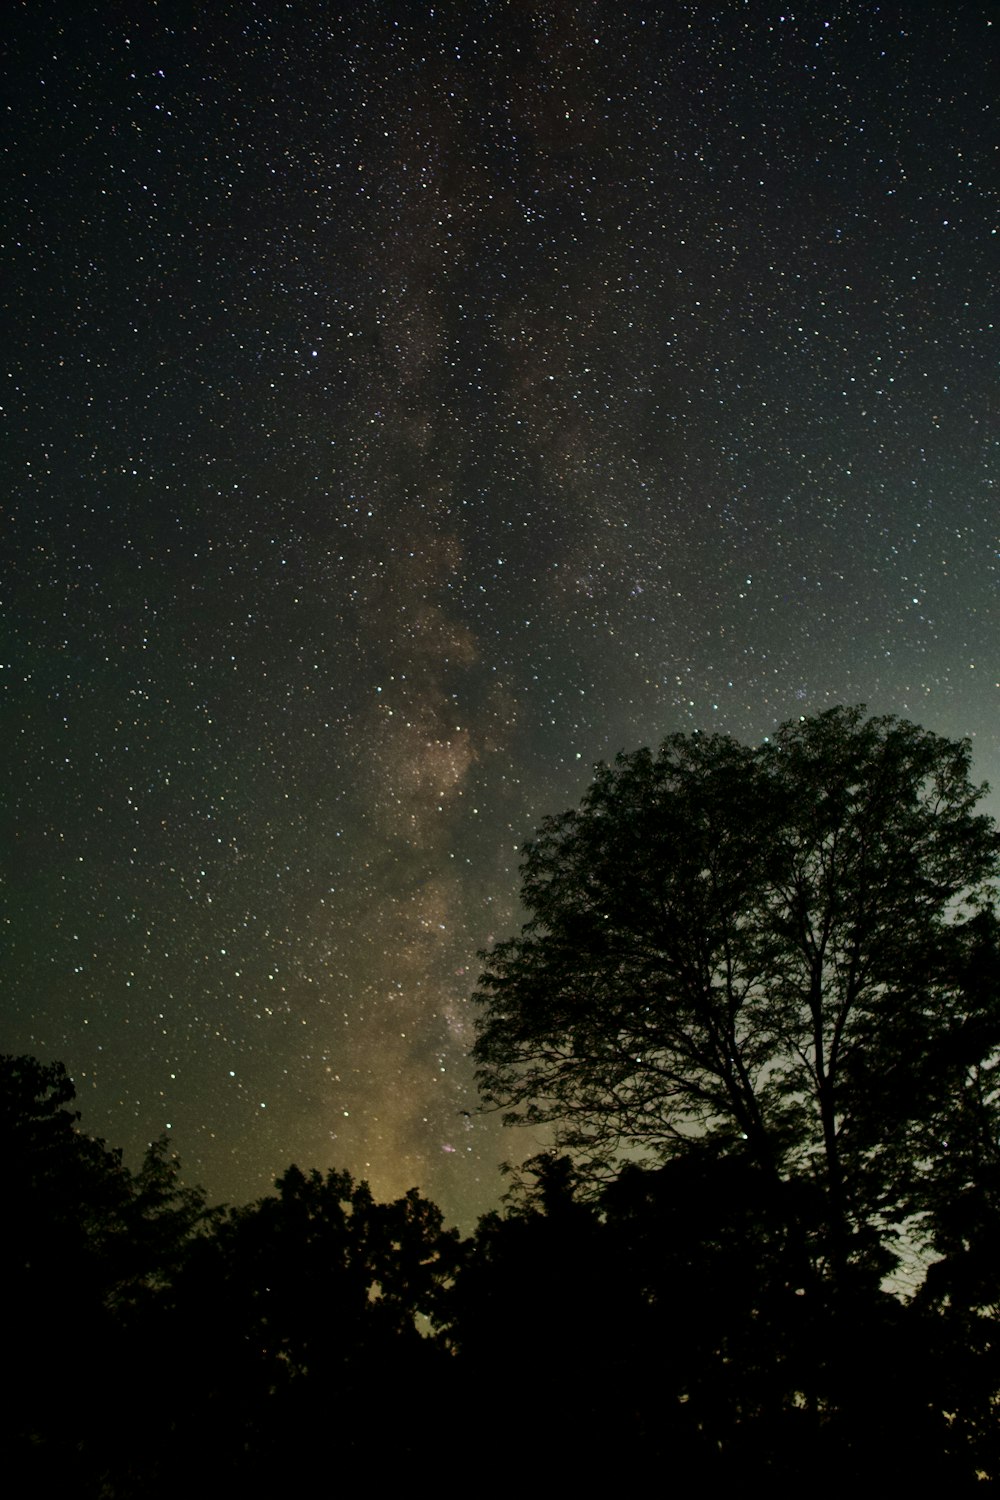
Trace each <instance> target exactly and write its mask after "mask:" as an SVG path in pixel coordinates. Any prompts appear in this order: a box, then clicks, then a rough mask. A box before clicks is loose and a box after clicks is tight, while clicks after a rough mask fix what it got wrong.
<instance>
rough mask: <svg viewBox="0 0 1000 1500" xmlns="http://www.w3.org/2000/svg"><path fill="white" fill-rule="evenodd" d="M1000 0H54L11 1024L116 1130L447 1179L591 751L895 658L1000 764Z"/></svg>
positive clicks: (17, 73)
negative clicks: (517, 941) (931, 3)
mask: <svg viewBox="0 0 1000 1500" xmlns="http://www.w3.org/2000/svg"><path fill="white" fill-rule="evenodd" d="M991 11H992V7H991V6H989V5H977V4H969V5H953V6H947V7H940V8H937V7H924V6H913V5H905V6H892V5H890V6H880V7H876V6H871V5H860V4H850V5H841V6H836V7H833V8H831V9H819V8H817V7H815V6H813V5H809V6H807V7H796V8H794V11H792V10H782V9H781V8H780V7H777V6H773V7H769V6H758V5H752V6H751V5H745V4H737V3H733V0H731V3H726V4H722V5H719V6H714V7H709V6H706V5H700V4H699V5H683V4H671V5H664V6H662V7H656V6H647V5H638V6H629V5H624V6H623V5H620V4H610V3H607V4H605V3H596V4H573V3H566V4H561V3H560V4H550V5H544V4H539V5H533V4H530V3H525V4H514V3H508V4H497V5H490V4H485V3H484V4H478V3H477V4H446V5H440V6H438V5H429V4H426V3H420V4H417V3H412V4H390V3H381V4H378V3H368V4H364V3H360V4H356V5H353V4H352V5H351V6H349V7H346V8H345V13H344V14H343V15H340V16H338V15H336V14H335V13H334V12H333V11H332V9H330V8H327V7H324V6H319V5H315V4H302V5H295V6H291V7H284V6H277V5H273V4H270V3H262V4H259V5H249V4H248V5H246V6H239V7H230V6H225V5H219V6H215V5H213V6H211V7H208V8H206V9H205V11H204V13H201V12H198V13H197V15H195V13H192V14H191V15H184V14H183V12H182V9H181V8H179V7H178V8H175V7H173V6H163V7H150V6H142V7H136V8H135V9H134V11H133V12H132V13H126V12H124V11H123V10H122V9H120V8H111V9H110V10H109V9H107V8H105V7H93V8H91V7H88V6H86V5H83V4H74V5H69V4H57V3H53V4H50V5H45V6H38V5H33V4H31V5H29V4H25V5H22V6H21V7H20V8H19V20H18V23H17V25H16V27H15V29H14V31H13V37H12V42H11V46H10V49H9V54H8V88H7V95H8V98H9V100H10V114H9V120H10V123H11V128H10V129H9V131H8V134H7V144H6V152H5V159H6V163H7V168H8V173H7V180H8V185H9V194H8V196H9V199H10V203H11V205H12V212H11V213H10V215H9V216H8V234H7V237H6V241H5V246H4V252H3V254H4V276H3V285H4V287H5V289H6V290H5V292H4V313H5V338H4V348H5V351H6V355H7V359H8V374H9V378H8V380H7V382H6V386H7V399H6V402H5V411H6V420H7V441H6V444H5V452H6V455H7V458H6V462H7V466H8V476H7V485H6V488H5V493H6V494H7V495H8V497H9V502H8V507H7V523H6V540H5V544H4V561H3V591H4V606H5V612H6V619H7V630H6V637H5V645H4V652H3V673H2V675H3V679H4V682H5V706H4V725H5V729H4V757H5V789H6V798H5V812H6V817H5V826H4V832H3V843H2V854H3V859H4V902H5V906H4V922H5V926H4V932H5V950H6V951H5V958H4V975H5V984H4V999H3V1006H2V1011H0V1049H2V1050H5V1051H15V1052H21V1051H25V1052H32V1053H35V1054H37V1055H39V1056H42V1057H44V1058H46V1059H52V1058H61V1059H62V1060H64V1061H65V1062H66V1064H67V1066H68V1067H69V1068H70V1071H71V1072H72V1074H73V1076H74V1078H75V1080H76V1083H77V1087H78V1090H79V1095H80V1101H81V1106H82V1108H83V1111H84V1124H85V1125H86V1126H87V1127H88V1128H90V1129H91V1130H92V1131H95V1132H96V1133H100V1134H104V1135H106V1136H107V1138H108V1139H109V1140H110V1141H112V1142H113V1143H121V1144H123V1145H124V1146H125V1147H126V1150H127V1151H128V1152H129V1153H130V1154H134V1153H136V1152H138V1151H140V1150H141V1149H142V1147H143V1146H144V1144H145V1143H146V1142H147V1141H148V1140H150V1139H151V1138H153V1137H155V1136H157V1135H159V1134H160V1133H161V1132H163V1131H169V1132H170V1133H171V1136H172V1140H173V1144H174V1146H175V1148H176V1150H177V1151H178V1152H179V1154H180V1156H181V1159H182V1161H183V1162H184V1164H185V1168H186V1171H187V1175H188V1177H189V1178H190V1179H192V1180H200V1181H202V1182H203V1183H204V1184H205V1186H206V1187H207V1189H208V1190H209V1192H210V1194H211V1195H212V1196H213V1197H215V1198H221V1197H225V1198H228V1199H230V1200H236V1201H239V1200H243V1199H246V1198H248V1197H251V1196H254V1195H256V1194H259V1193H260V1192H262V1191H264V1190H265V1189H266V1188H267V1186H268V1184H269V1182H270V1181H271V1179H272V1177H273V1175H274V1174H275V1173H276V1172H278V1171H280V1170H281V1169H282V1168H283V1167H284V1166H285V1165H287V1164H288V1163H289V1162H290V1161H292V1160H296V1161H298V1162H299V1163H300V1165H302V1166H312V1165H316V1166H320V1167H326V1166H338V1167H346V1168H348V1169H349V1170H351V1171H352V1172H354V1173H355V1174H356V1175H359V1176H366V1177H368V1178H369V1179H370V1181H371V1183H372V1186H373V1188H374V1189H375V1190H376V1192H378V1193H380V1194H388V1193H397V1192H400V1191H403V1190H405V1189H406V1188H407V1187H409V1186H411V1185H412V1184H419V1185H420V1186H421V1187H422V1188H423V1189H424V1190H425V1191H427V1192H428V1193H430V1194H431V1195H432V1196H434V1197H436V1198H437V1199H438V1200H439V1201H440V1202H441V1203H442V1204H443V1206H444V1207H445V1208H446V1210H447V1211H448V1213H449V1214H450V1215H452V1216H459V1217H460V1218H462V1219H463V1220H464V1221H466V1222H467V1221H468V1219H469V1217H470V1216H471V1215H472V1214H474V1213H475V1212H476V1211H478V1210H481V1209H484V1208H486V1207H488V1206H490V1205H491V1204H492V1203H493V1202H495V1201H496V1199H497V1197H498V1195H499V1192H500V1191H501V1187H502V1184H501V1181H500V1179H499V1177H498V1174H497V1170H496V1167H497V1162H498V1161H499V1160H500V1158H501V1156H503V1155H508V1156H512V1157H515V1158H519V1157H521V1156H523V1155H526V1154H527V1152H528V1150H530V1148H531V1143H530V1142H523V1141H518V1140H516V1139H512V1138H511V1137H509V1136H503V1135H502V1132H501V1131H500V1129H499V1127H498V1125H497V1123H496V1121H495V1120H493V1119H491V1118H483V1117H481V1116H477V1115H476V1094H475V1089H474V1086H473V1081H472V1076H471V1068H470V1065H469V1063H468V1060H467V1053H468V1048H469V1044H470V1040H471V1035H472V1024H473V1016H472V1009H473V1008H472V1006H471V1005H470V1002H469V996H470V993H471V991H472V989H473V987H474V984H475V979H476V975H477V973H478V964H477V958H476V953H477V950H479V949H482V948H483V947H485V946H487V945H488V944H489V943H490V941H491V940H492V939H493V938H495V937H499V936H504V935H506V934H508V933H509V932H510V931H511V930H513V928H514V926H515V925H516V923H517V921H518V920H519V918H518V909H517V867H518V859H519V848H520V846H521V844H522V843H523V841H524V840H525V838H527V837H528V836H530V833H531V831H532V830H533V828H534V827H535V826H536V825H537V823H538V822H539V820H540V819H541V817H542V816H543V815H544V814H545V813H547V812H556V811H561V810H562V809H563V808H565V807H566V806H568V805H571V804H572V803H573V802H575V801H576V800H577V799H578V798H579V796H580V794H581V792H582V790H583V788H584V786H585V785H586V783H587V780H588V777H589V774H590V771H591V768H592V766H593V764H594V762H596V761H597V760H599V759H601V758H607V757H610V756H612V755H613V754H614V753H616V752H617V751H618V750H619V749H632V748H635V747H636V746H638V745H640V744H644V743H655V742H656V741H657V740H659V739H660V738H661V737H662V736H663V735H665V734H667V733H671V732H673V731H675V730H678V729H682V730H686V729H692V728H695V727H702V728H707V729H712V730H724V731H728V732H731V733H734V734H736V735H739V736H740V737H742V738H749V739H758V738H760V737H761V736H762V735H765V734H767V733H768V732H770V730H771V729H773V727H774V726H775V725H776V724H777V723H780V722H782V721H783V720H785V719H788V718H790V717H793V716H797V715H799V714H805V713H810V712H814V711H818V710H821V709H823V708H826V707H828V706H830V705H832V704H834V703H838V702H866V703H867V704H868V705H869V707H870V708H871V709H872V710H873V711H877V712H890V713H898V714H902V715H904V716H906V717H909V718H912V719H914V720H916V721H917V722H919V723H922V724H925V725H926V726H927V727H929V728H931V729H935V730H938V731H940V732H942V733H947V734H952V735H972V736H973V744H974V753H975V757H976V767H977V771H978V773H979V774H980V775H981V776H991V775H992V776H993V777H994V778H997V776H998V773H1000V735H998V729H997V723H998V720H997V708H998V697H1000V690H998V651H997V639H998V624H1000V621H998V612H997V581H998V566H1000V560H998V546H1000V540H998V532H1000V525H998V515H1000V512H998V506H997V498H996V492H995V458H996V438H997V432H996V424H995V416H996V408H995V395H994V392H995V368H996V355H997V345H996V339H995V334H994V328H993V322H994V318H995V305H994V304H995V292H996V244H997V241H996V237H995V220H994V216H993V213H994V211H995V207H996V197H995V189H996V176H995V175H993V174H995V167H994V166H993V164H992V152H993V147H994V136H993V133H992V126H991V116H990V108H991V105H992V99H993V88H992V82H991V61H992V58H991V54H992V39H993V36H994V33H995V27H992V26H991V24H990V15H991ZM991 402H992V407H991ZM991 419H992V421H991ZM992 806H993V807H994V809H995V807H996V804H995V803H993V804H992Z"/></svg>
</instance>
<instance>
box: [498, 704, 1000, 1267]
mask: <svg viewBox="0 0 1000 1500" xmlns="http://www.w3.org/2000/svg"><path fill="white" fill-rule="evenodd" d="M984 791H985V788H983V787H976V786H975V785H973V783H972V781H971V779H970V747H969V745H968V743H967V742H964V741H963V742H955V741H950V740H947V739H944V738H941V737H939V736H937V735H935V734H932V733H930V732H929V731H926V730H924V729H921V728H919V727H917V726H915V725H913V724H909V723H906V722H905V721H901V720H898V719H895V718H878V719H868V718H866V717H865V715H864V712H863V710H861V709H858V708H837V709H833V710H831V711H830V712H828V713H824V714H822V715H820V716H818V717H816V718H812V719H805V720H801V721H799V722H797V723H790V724H786V725H784V726H783V727H782V728H781V729H780V730H779V731H778V732H777V734H776V735H775V736H774V737H773V738H772V739H770V740H767V741H765V742H764V744H763V745H761V746H759V747H756V748H751V747H747V746H744V745H741V744H739V743H737V742H736V741H734V740H732V739H730V738H728V737H726V736H717V735H712V736H704V735H699V734H693V735H674V736H672V737H671V738H669V739H667V740H666V741H665V742H664V743H663V745H662V746H661V748H660V751H659V753H658V754H657V755H655V756H654V755H653V754H651V752H650V751H648V750H639V751H637V752H635V753H634V754H630V755H624V754H623V755H620V756H619V757H618V758H617V760H616V761H615V763H614V765H613V766H607V765H601V766H599V767H598V769H597V775H596V778H595V780H594V782H593V784H592V786H591V787H590V789H589V791H588V792H587V793H586V795H585V797H584V799H583V802H582V804H581V807H580V809H579V810H574V811H570V812H567V813H564V814H562V816H559V817H551V818H548V819H547V820H546V821H545V822H544V824H543V825H542V827H541V829H540V831H539V833H538V834H537V836H536V838H535V839H534V841H533V842H531V843H529V844H527V845H526V847H525V851H524V862H523V865H522V875H523V884H522V899H523V901H524V904H525V906H526V908H527V910H528V913H529V920H528V922H527V923H526V925H525V926H524V927H523V928H522V931H521V935H520V936H519V937H515V938H512V939H511V940H509V941H507V942H504V943H501V944H499V945H498V946H497V947H496V948H495V949H493V951H492V952H490V953H488V954H485V955H483V956H484V958H485V960H486V965H487V967H486V969H485V972H484V973H483V975H482V976H481V979H480V983H479V988H478V990H477V993H476V999H477V1000H478V1001H479V1003H480V1004H481V1006H482V1011H481V1015H480V1019H479V1024H478V1040H477V1043H476V1046H475V1049H474V1056H475V1059H476V1061H477V1064H478V1079H479V1083H480V1087H481V1089H482V1092H483V1095H484V1098H485V1100H486V1101H487V1103H490V1104H493V1105H495V1106H497V1107H500V1108H502V1109H504V1110H505V1111H506V1119H507V1120H508V1121H509V1122H517V1121H526V1122H530V1123H540V1122H548V1123H551V1124H554V1125H555V1126H556V1140H557V1143H558V1145H559V1146H560V1147H561V1148H562V1149H564V1150H569V1151H570V1152H571V1153H572V1154H573V1156H574V1158H575V1159H576V1160H577V1162H578V1163H580V1164H581V1165H582V1166H583V1167H584V1168H585V1169H586V1170H588V1171H590V1172H591V1173H592V1174H593V1175H594V1176H596V1177H598V1178H599V1177H601V1176H604V1177H607V1176H609V1175H614V1174H615V1173H616V1171H617V1170H619V1169H620V1167H621V1164H622V1162H623V1160H627V1159H632V1160H638V1161H640V1162H643V1163H645V1164H648V1165H653V1164H656V1163H658V1162H664V1161H667V1160H670V1159H671V1158H673V1157H676V1156H677V1155H679V1154H683V1153H684V1152H686V1151H688V1150H690V1149H692V1148H693V1147H694V1146H695V1145H700V1146H702V1147H704V1145H705V1144H706V1142H708V1143H710V1144H711V1145H712V1147H713V1149H715V1150H717V1151H721V1152H723V1153H730V1154H742V1155H745V1156H746V1157H747V1158H748V1159H749V1160H750V1161H752V1162H753V1163H755V1165H756V1166H757V1167H758V1168H759V1169H760V1170H761V1172H762V1173H763V1174H764V1177H765V1178H766V1179H767V1180H770V1181H771V1182H772V1183H773V1184H774V1185H775V1190H777V1187H778V1185H779V1184H780V1183H782V1182H784V1181H786V1180H787V1179H788V1178H790V1177H798V1178H800V1179H802V1180H804V1181H809V1182H811V1183H813V1184H815V1185H816V1186H817V1188H818V1189H819V1191H820V1195H821V1201H822V1210H821V1214H820V1223H819V1226H818V1228H817V1232H816V1235H815V1237H814V1249H815V1256H814V1260H815V1261H816V1262H817V1263H819V1264H821V1266H822V1268H823V1269H825V1270H831V1271H833V1272H834V1273H835V1274H836V1275H837V1276H840V1277H843V1276H844V1274H845V1273H846V1271H847V1269H848V1266H849V1265H851V1264H855V1265H856V1264H859V1263H862V1262H863V1263H864V1264H866V1266H867V1267H868V1269H869V1271H872V1272H874V1271H876V1270H877V1271H878V1272H879V1273H880V1274H881V1273H882V1272H884V1271H885V1270H886V1269H887V1268H888V1267H889V1265H890V1264H891V1256H889V1255H888V1254H887V1252H886V1248H885V1242H886V1240H888V1239H891V1238H892V1234H893V1226H894V1225H896V1224H898V1223H899V1222H901V1221H902V1220H903V1219H906V1218H910V1219H912V1218H913V1216H914V1215H915V1214H918V1213H920V1212H923V1211H926V1210H927V1200H926V1197H925V1196H924V1195H923V1189H924V1185H925V1184H926V1183H927V1182H929V1181H931V1180H932V1179H933V1176H934V1171H933V1168H934V1161H933V1159H931V1160H929V1159H928V1152H930V1153H931V1155H932V1158H933V1153H934V1151H935V1150H937V1151H938V1160H940V1159H941V1154H942V1153H943V1152H944V1151H946V1150H947V1140H948V1124H947V1122H948V1120H949V1119H950V1118H951V1117H952V1116H953V1114H954V1111H955V1109H956V1108H957V1107H958V1106H959V1103H960V1101H961V1100H962V1099H963V1098H965V1097H966V1096H967V1093H968V1080H969V1077H970V1071H971V1070H973V1069H977V1070H979V1071H984V1070H988V1068H989V1065H990V1062H991V1060H992V1059H993V1057H994V1055H995V1053H996V1051H997V1047H998V1044H1000V1004H998V995H997V979H996V975H997V964H996V962H995V959H996V955H997V952H998V947H1000V945H998V943H997V924H996V921H995V918H994V916H993V912H992V907H991V901H992V897H993V892H992V889H991V887H990V884H989V882H990V880H991V879H992V878H994V877H995V876H996V874H997V871H998V868H1000V833H998V832H997V829H996V828H995V826H994V825H993V823H992V821H991V820H990V819H989V818H988V817H987V816H985V815H984V814H983V813H981V812H979V811H977V803H978V801H979V799H980V798H981V797H982V795H983V792H984ZM984 952H986V953H988V955H991V959H990V961H984V957H983V955H984ZM972 973H975V974H976V975H977V976H978V978H977V980H976V982H975V983H970V982H969V976H970V974H972ZM984 973H987V974H989V976H990V977H989V979H988V980H984V979H983V978H982V976H983V974H984ZM995 1118H996V1115H995V1112H994V1119H995ZM935 1142H936V1143H937V1144H936V1146H935Z"/></svg>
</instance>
